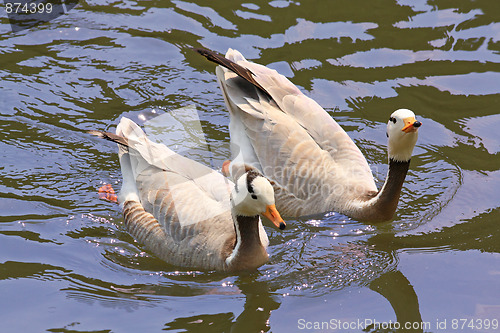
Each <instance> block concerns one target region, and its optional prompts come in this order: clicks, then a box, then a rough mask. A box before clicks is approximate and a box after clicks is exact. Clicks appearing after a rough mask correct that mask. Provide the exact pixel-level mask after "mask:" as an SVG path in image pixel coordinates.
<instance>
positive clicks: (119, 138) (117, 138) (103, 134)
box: [87, 130, 128, 147]
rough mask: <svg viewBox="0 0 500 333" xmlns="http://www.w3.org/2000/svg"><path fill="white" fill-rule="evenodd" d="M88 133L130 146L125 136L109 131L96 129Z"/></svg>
mask: <svg viewBox="0 0 500 333" xmlns="http://www.w3.org/2000/svg"><path fill="white" fill-rule="evenodd" d="M87 133H89V134H92V135H95V136H97V137H98V138H101V139H106V140H109V141H113V142H116V143H118V144H120V145H122V146H125V147H128V141H127V139H126V138H124V137H123V136H120V135H116V134H113V133H109V132H103V131H95V130H90V131H87Z"/></svg>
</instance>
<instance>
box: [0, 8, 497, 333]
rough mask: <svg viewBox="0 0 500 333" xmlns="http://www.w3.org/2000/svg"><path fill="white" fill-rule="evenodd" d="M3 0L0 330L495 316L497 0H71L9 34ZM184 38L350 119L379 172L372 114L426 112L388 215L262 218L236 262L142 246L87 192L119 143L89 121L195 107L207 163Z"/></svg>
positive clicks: (343, 120)
mask: <svg viewBox="0 0 500 333" xmlns="http://www.w3.org/2000/svg"><path fill="white" fill-rule="evenodd" d="M3 8H4V7H2V9H1V10H0V12H1V14H0V80H1V81H0V96H1V98H0V129H1V130H0V256H1V258H0V267H1V268H0V280H1V281H0V290H1V296H2V297H0V304H1V309H2V311H1V312H0V323H1V324H0V326H1V327H2V332H89V331H92V332H139V331H140V332H158V331H162V330H166V331H173V332H186V331H189V332H196V331H202V332H229V331H233V332H255V331H272V332H284V331H287V330H288V331H292V332H293V331H298V330H300V328H301V327H302V326H301V325H306V324H307V325H309V323H310V324H311V325H313V324H314V323H315V322H320V323H322V322H328V323H330V322H331V321H332V320H333V322H335V323H338V322H347V323H353V322H357V321H358V320H361V321H363V322H364V321H365V320H372V321H375V320H376V321H378V322H389V321H395V320H400V321H409V322H412V323H420V322H423V323H424V324H426V325H428V326H424V328H423V329H416V330H414V331H417V332H418V331H426V332H439V331H452V326H451V325H452V322H453V320H454V319H455V320H460V319H467V320H469V321H470V320H471V319H473V320H474V323H477V322H479V321H483V322H484V321H485V320H486V319H488V320H493V319H497V320H500V301H499V299H500V288H499V284H498V278H499V274H500V256H499V253H500V227H499V224H498V221H499V220H500V200H499V198H500V190H499V189H500V158H499V153H500V139H499V135H498V127H499V126H500V114H499V112H498V110H499V104H500V85H499V82H500V3H497V2H496V1H489V0H483V1H465V0H460V1H445V0H435V1H427V2H426V1H407V0H400V1H386V0H384V1H374V2H365V1H356V0H354V1H353V0H351V1H337V2H335V3H333V2H332V3H326V2H324V1H307V2H306V1H303V2H299V1H295V2H293V1H284V0H275V1H271V2H265V1H254V2H227V1H211V2H210V4H207V3H204V2H201V1H199V2H187V1H162V2H160V1H139V2H129V1H101V0H98V1H81V2H80V3H79V5H78V6H77V7H75V8H74V9H72V10H71V11H69V12H68V13H67V14H66V15H63V16H61V17H59V18H57V19H55V20H52V21H50V22H48V23H44V24H41V25H39V26H37V27H33V28H31V29H28V30H23V31H18V32H12V31H11V28H10V24H9V21H8V18H7V15H6V14H5V12H4V10H3ZM191 47H207V48H210V49H214V50H216V51H218V52H225V51H226V50H227V48H229V47H232V48H236V49H238V50H239V51H241V52H242V53H243V54H244V55H245V56H246V57H247V58H248V59H251V60H254V61H256V62H259V63H262V64H265V65H267V66H269V67H271V68H274V69H276V70H278V71H280V72H281V73H282V74H284V75H286V76H287V77H288V78H290V79H291V80H292V81H293V82H294V83H295V84H297V85H298V86H299V87H300V89H302V91H303V92H304V93H305V94H307V95H308V96H310V97H312V98H314V99H315V100H317V101H318V102H319V103H320V104H321V105H322V106H323V107H324V108H325V109H326V110H327V111H328V112H329V113H330V114H331V115H332V116H333V117H334V118H335V119H336V120H337V121H338V122H339V124H341V125H342V126H343V127H344V128H345V129H346V131H347V132H348V134H349V135H350V136H351V137H352V138H353V140H354V141H355V142H356V144H357V145H358V146H359V147H360V148H361V150H362V151H363V153H364V154H365V156H366V157H367V160H368V162H369V163H370V165H371V167H372V170H373V173H374V175H375V177H376V180H377V184H378V185H379V186H380V185H381V184H382V182H383V180H384V177H385V174H386V172H387V165H386V160H387V155H386V137H385V124H386V122H387V119H388V117H389V115H390V113H391V112H392V111H394V110H395V109H398V108H402V107H404V108H410V109H412V110H414V111H415V113H416V114H417V115H418V118H419V120H421V121H422V123H423V126H422V128H421V129H420V130H419V132H420V137H419V141H418V143H417V147H416V148H415V151H414V157H413V158H412V163H411V168H410V172H409V174H408V177H407V182H406V183H405V186H404V189H403V193H402V197H401V201H400V204H399V208H398V211H397V214H396V216H395V218H394V220H393V221H391V222H387V223H382V224H376V225H375V224H362V223H359V222H357V221H353V220H351V219H349V218H347V217H346V216H343V215H341V214H337V213H330V214H324V215H321V216H315V217H314V218H303V219H299V220H288V221H287V222H288V228H287V230H285V231H284V232H280V231H277V230H275V229H273V228H271V227H267V229H266V230H267V231H268V233H269V237H270V241H271V245H270V248H269V252H270V254H271V259H270V262H269V263H268V264H266V265H264V266H262V267H261V268H260V269H258V270H257V271H255V272H253V273H251V274H242V275H236V276H232V275H221V274H217V273H210V272H208V273H207V272H197V271H189V270H181V269H179V268H176V267H172V266H169V265H167V264H165V263H163V262H162V261H160V260H159V259H157V258H155V257H154V256H153V255H151V254H149V253H147V252H146V251H145V250H144V248H143V247H142V246H141V245H140V244H138V243H136V242H135V241H134V239H133V238H132V237H131V236H130V235H128V234H127V232H126V231H125V228H124V226H123V223H122V217H121V212H120V209H119V207H118V206H117V205H115V204H113V203H110V202H106V201H102V200H100V199H99V198H98V195H97V189H98V188H99V186H101V185H102V184H103V183H111V184H113V185H114V186H116V187H119V185H120V181H121V180H120V179H121V175H120V170H119V165H118V157H117V154H116V146H115V145H113V144H111V143H107V142H103V141H99V140H97V139H95V138H92V137H91V136H90V135H88V134H87V133H86V132H85V131H86V130H89V129H101V130H113V129H114V127H115V126H116V124H117V123H118V121H119V118H120V117H122V116H128V117H130V118H132V119H133V120H136V121H138V122H141V121H142V123H143V122H144V119H143V118H141V117H143V116H144V115H151V114H152V113H157V114H164V113H168V112H171V111H172V110H175V109H178V108H180V107H190V106H194V107H195V108H196V110H197V112H198V116H199V119H200V122H201V126H202V129H203V132H204V133H205V140H206V143H207V145H208V146H209V148H210V154H208V155H204V154H202V153H200V154H199V160H200V161H204V162H205V163H212V165H213V167H215V168H217V167H220V165H221V163H222V161H223V160H224V159H225V158H227V156H228V154H229V150H228V149H229V148H228V147H229V144H228V142H229V133H228V127H227V125H228V122H229V119H228V114H227V111H226V110H225V106H224V101H223V98H222V96H221V94H220V91H219V88H218V84H217V82H216V80H215V75H214V65H213V64H211V63H208V62H207V61H205V60H204V59H202V58H201V57H200V56H199V55H197V54H196V53H194V52H192V51H191V49H190V48H191ZM153 111H154V112H153ZM210 159H211V162H210ZM207 161H209V162H207ZM444 320H446V325H447V327H446V330H443V329H442V328H443V327H442V324H443V322H444ZM439 325H441V326H439ZM307 327H313V328H314V325H313V326H307ZM307 327H305V326H304V327H302V328H307ZM329 328H332V327H322V328H319V329H312V330H307V329H305V331H328V330H329ZM363 328H364V327H363ZM476 328H477V324H476ZM301 331H304V330H301ZM344 331H347V330H344ZM350 331H361V328H359V327H356V328H355V329H350ZM365 331H383V330H377V327H374V326H371V327H367V328H366V330H365ZM464 331H473V329H472V328H471V327H465V328H464ZM482 331H490V332H491V331H494V330H491V329H490V330H482ZM497 331H500V329H498V330H497Z"/></svg>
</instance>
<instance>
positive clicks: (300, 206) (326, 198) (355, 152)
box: [195, 49, 421, 222]
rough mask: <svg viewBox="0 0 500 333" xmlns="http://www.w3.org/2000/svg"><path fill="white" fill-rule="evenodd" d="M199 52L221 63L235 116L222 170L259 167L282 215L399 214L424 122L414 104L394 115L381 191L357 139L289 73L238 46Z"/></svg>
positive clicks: (366, 217) (373, 217) (381, 217)
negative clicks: (253, 59)
mask: <svg viewBox="0 0 500 333" xmlns="http://www.w3.org/2000/svg"><path fill="white" fill-rule="evenodd" d="M195 51H197V52H198V53H200V54H201V55H203V56H204V57H206V58H207V59H208V60H210V61H212V62H215V63H216V64H218V65H219V66H217V68H216V75H217V80H218V82H219V85H220V88H221V90H222V94H223V96H224V101H225V104H226V108H227V109H228V111H229V115H230V123H229V132H230V142H231V147H232V148H231V155H232V157H231V158H232V159H231V160H230V161H226V162H224V164H223V169H222V171H223V173H224V174H226V175H227V176H229V177H231V175H232V173H233V172H235V170H238V169H241V168H245V169H248V168H254V169H256V170H258V171H259V172H260V173H262V174H263V175H264V176H265V177H266V178H268V179H269V180H270V181H271V182H272V184H273V187H274V191H275V197H276V207H277V208H278V210H279V211H280V212H281V214H283V216H288V217H300V216H306V215H313V214H321V213H325V212H331V211H336V212H339V213H342V214H345V215H347V216H350V217H351V218H353V219H356V220H359V221H373V222H377V221H387V220H390V219H392V218H393V216H394V213H395V211H396V208H397V204H398V201H399V197H400V193H401V188H402V186H403V182H404V179H405V177H406V174H407V172H408V168H409V165H410V159H411V156H412V152H413V148H414V147H415V144H416V142H417V137H418V128H419V127H420V126H421V122H419V121H417V120H416V119H415V114H414V113H413V112H412V111H411V110H408V109H399V110H396V111H395V112H393V113H392V114H391V116H390V117H389V121H388V123H387V137H388V162H389V170H388V174H387V177H386V180H385V183H384V184H383V186H382V187H381V189H380V190H377V187H376V184H375V181H374V179H373V175H372V172H371V170H370V167H369V165H368V162H367V161H366V159H365V157H364V156H363V154H362V153H361V151H360V150H359V148H358V147H357V146H356V144H355V143H354V142H353V141H352V140H351V138H350V137H349V136H348V135H347V133H346V132H345V131H344V130H343V129H342V127H340V125H339V124H338V123H337V122H336V121H335V120H334V119H333V118H332V117H330V116H329V115H328V113H327V112H326V111H325V110H324V109H323V108H322V107H321V106H320V105H319V104H318V103H316V102H315V101H314V100H313V99H311V98H309V97H307V96H305V95H304V94H303V93H302V92H301V91H300V90H299V89H298V88H297V87H296V86H295V85H294V84H293V83H292V82H290V81H289V80H288V79H287V78H285V77H284V76H283V75H280V74H279V73H278V72H276V71H275V70H272V69H269V68H267V67H265V66H262V65H259V64H256V63H253V62H250V61H247V60H246V59H245V58H244V57H243V55H242V54H241V53H240V52H238V51H236V50H233V49H229V50H228V51H227V53H226V55H225V56H223V55H220V54H218V53H216V52H213V51H210V50H206V49H195ZM240 173H241V172H240Z"/></svg>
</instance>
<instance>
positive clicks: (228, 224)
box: [90, 117, 285, 271]
mask: <svg viewBox="0 0 500 333" xmlns="http://www.w3.org/2000/svg"><path fill="white" fill-rule="evenodd" d="M90 133H91V134H93V135H96V136H98V137H101V138H104V139H108V140H110V141H113V142H116V143H118V147H119V160H120V167H121V172H122V176H123V183H122V187H121V191H120V194H119V201H120V202H121V203H122V208H123V216H124V222H125V226H126V228H127V230H128V232H129V233H130V234H131V235H132V236H133V237H134V238H135V239H136V240H137V241H138V242H139V243H142V244H143V245H145V247H146V248H147V249H148V250H149V251H151V252H152V253H153V254H155V255H156V256H157V257H159V258H160V259H163V260H164V261H166V262H168V263H170V264H172V265H176V266H181V267H185V268H193V269H200V270H214V271H241V270H253V269H256V268H258V267H260V266H261V265H263V264H264V263H266V262H267V260H268V254H267V251H266V248H267V246H268V244H269V240H268V237H267V235H266V232H265V231H264V228H263V225H262V222H261V220H260V217H259V214H262V215H264V216H266V217H267V218H269V220H271V221H272V222H273V223H274V224H275V225H276V226H277V227H278V228H280V229H284V228H285V222H284V221H283V219H282V218H281V216H280V214H279V213H278V211H277V210H276V207H275V202H274V192H273V187H272V186H271V184H270V183H269V181H268V180H267V179H266V178H265V177H263V176H262V175H261V174H260V173H258V172H256V171H255V170H253V169H249V170H247V171H245V172H244V173H242V174H241V176H240V177H239V178H238V179H237V180H236V181H235V183H234V184H233V183H232V182H231V181H228V180H227V179H226V178H225V177H224V176H223V175H222V174H220V173H218V172H216V171H215V170H212V169H210V168H208V167H206V166H204V165H202V164H200V163H197V162H195V161H193V160H190V159H188V158H186V157H183V156H181V155H179V154H176V153H174V152H173V151H172V150H170V149H169V148H168V147H167V146H165V145H163V144H158V143H154V142H152V141H151V140H149V139H148V138H147V137H146V134H145V133H144V132H143V131H142V129H141V128H140V127H139V126H138V125H137V124H136V123H134V122H133V121H132V120H130V119H128V118H126V117H122V118H121V120H120V123H119V125H118V126H117V128H116V134H113V133H109V132H102V131H90Z"/></svg>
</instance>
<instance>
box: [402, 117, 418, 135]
mask: <svg viewBox="0 0 500 333" xmlns="http://www.w3.org/2000/svg"><path fill="white" fill-rule="evenodd" d="M403 121H404V122H405V125H404V127H403V128H402V129H401V130H402V131H403V132H405V133H410V132H416V131H417V129H418V128H419V127H420V126H422V123H421V122H420V121H416V120H415V118H414V117H408V118H405V119H403Z"/></svg>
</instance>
